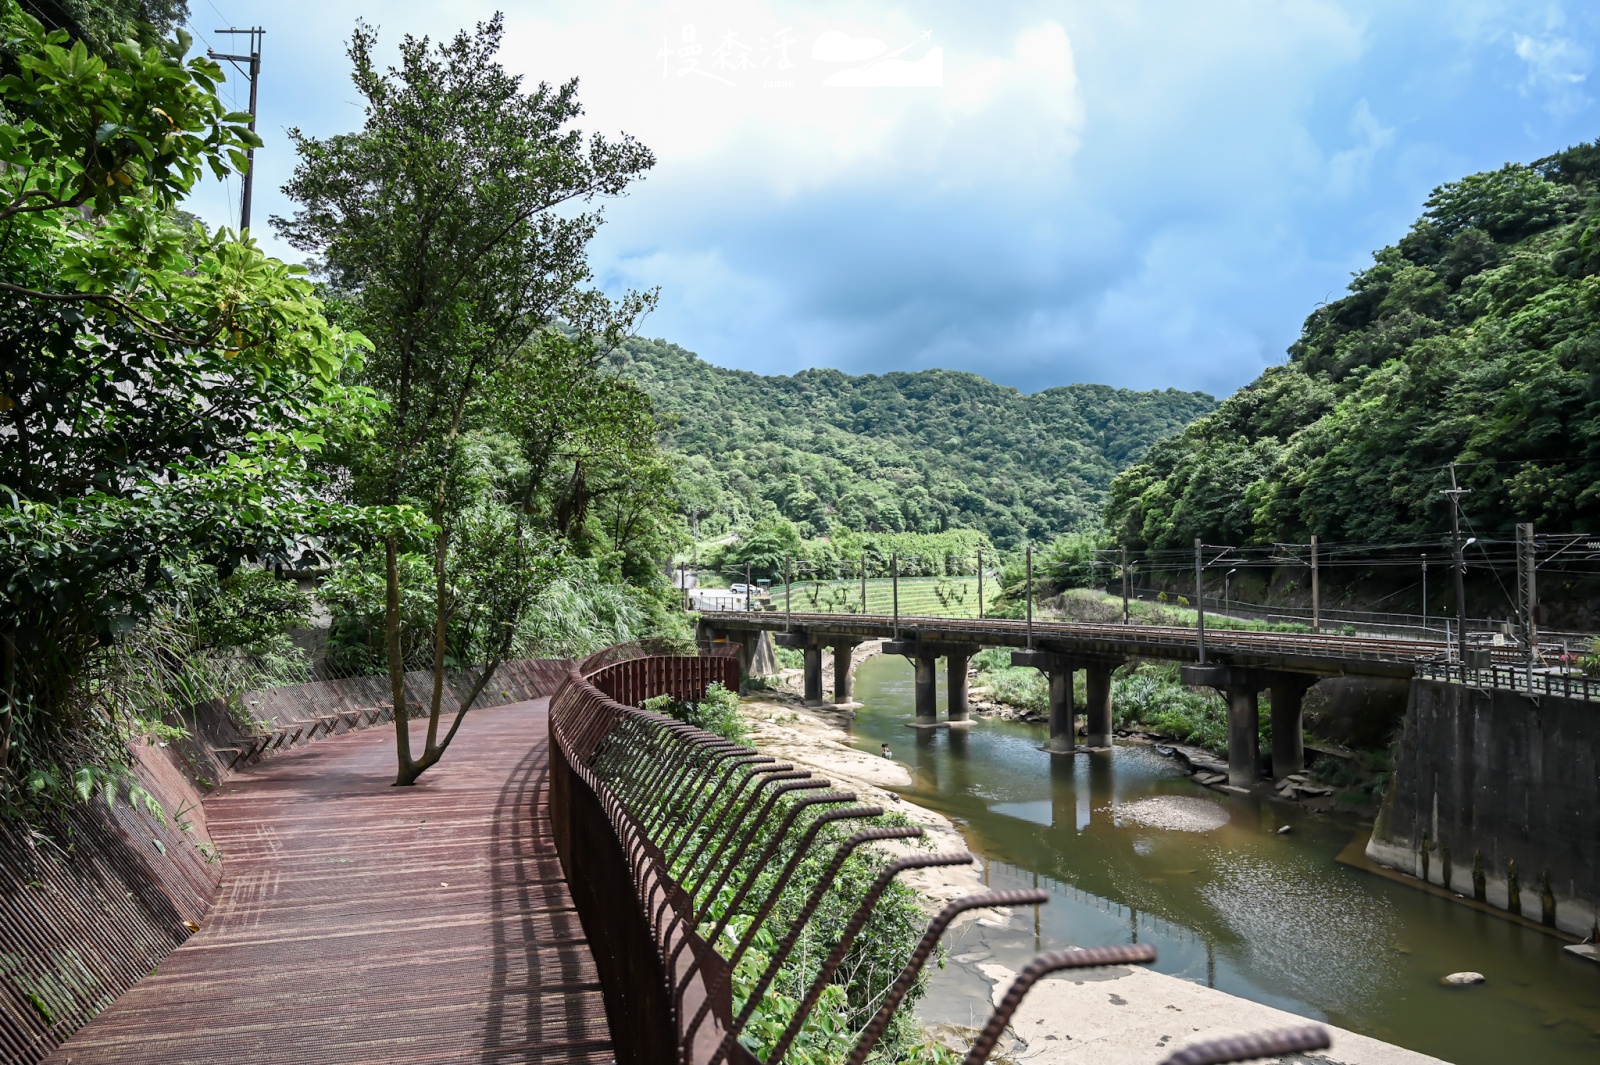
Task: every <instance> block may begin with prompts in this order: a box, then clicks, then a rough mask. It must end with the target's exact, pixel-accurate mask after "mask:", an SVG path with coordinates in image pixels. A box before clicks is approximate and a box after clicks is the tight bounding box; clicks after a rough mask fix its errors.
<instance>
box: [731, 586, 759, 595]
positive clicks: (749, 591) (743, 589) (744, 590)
mask: <svg viewBox="0 0 1600 1065" xmlns="http://www.w3.org/2000/svg"><path fill="white" fill-rule="evenodd" d="M728 591H729V592H731V593H732V594H734V595H755V594H756V589H755V588H753V587H751V586H750V585H748V584H735V585H734V586H733V587H731V588H729V589H728Z"/></svg>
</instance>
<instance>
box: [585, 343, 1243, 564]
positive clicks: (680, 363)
mask: <svg viewBox="0 0 1600 1065" xmlns="http://www.w3.org/2000/svg"><path fill="white" fill-rule="evenodd" d="M612 363H613V365H614V366H615V368H616V369H617V370H618V372H620V373H622V374H624V375H626V376H628V377H630V378H632V379H633V380H635V381H636V382H638V384H639V385H640V386H641V387H643V388H644V389H645V391H647V392H648V393H649V394H650V396H651V397H652V399H653V400H654V401H655V403H656V406H657V407H658V409H659V410H661V411H663V412H666V413H667V415H668V417H669V422H670V424H669V428H668V431H667V439H668V442H669V444H670V446H671V447H672V448H673V449H674V450H676V451H677V452H679V453H680V454H681V455H682V456H683V465H684V470H683V475H682V477H681V479H680V493H681V497H682V503H683V507H684V510H685V512H686V513H687V514H688V516H689V517H690V519H691V521H693V522H694V523H695V524H696V526H697V529H698V531H699V534H700V535H701V536H702V537H705V536H708V535H716V534H718V533H720V532H722V531H724V530H727V529H729V528H732V527H734V526H736V525H744V524H746V523H748V522H749V521H750V520H751V519H752V518H753V517H754V516H756V515H758V514H759V513H760V512H761V511H762V510H763V509H764V507H765V504H766V503H767V502H770V503H772V504H773V505H775V506H776V508H777V510H778V511H779V512H780V513H782V514H783V515H784V516H785V517H788V518H789V519H790V520H792V521H794V522H795V523H796V524H798V525H799V526H800V531H801V533H802V535H806V536H821V535H828V534H830V533H837V532H842V531H846V530H849V531H857V532H940V531H945V530H949V529H958V528H971V529H977V530H981V531H982V532H984V533H986V534H987V535H988V536H989V538H990V539H991V540H992V541H993V542H994V543H995V544H996V545H998V546H1000V547H1015V546H1017V545H1019V544H1020V543H1021V542H1022V541H1023V539H1024V538H1025V537H1033V538H1035V539H1039V540H1045V539H1051V538H1053V537H1055V536H1058V535H1060V534H1062V533H1066V532H1068V531H1071V530H1073V529H1076V528H1078V527H1081V526H1084V525H1087V524H1092V523H1094V522H1095V521H1096V519H1097V518H1098V516H1099V513H1100V508H1101V505H1102V503H1103V501H1104V499H1105V495H1106V489H1107V487H1108V486H1109V485H1110V483H1111V479H1112V477H1113V476H1115V475H1116V473H1117V471H1119V470H1121V469H1123V468H1124V467H1125V466H1127V465H1128V463H1130V462H1132V461H1134V460H1135V459H1137V458H1138V457H1139V456H1140V455H1141V454H1142V453H1143V452H1144V450H1145V449H1146V448H1147V447H1149V446H1150V444H1151V443H1152V442H1154V441H1156V440H1158V439H1161V438H1162V437H1164V436H1169V435H1171V434H1172V433H1175V432H1177V431H1178V430H1180V429H1181V428H1182V427H1183V426H1185V425H1187V424H1188V423H1189V422H1190V421H1192V420H1193V419H1194V418H1195V417H1197V416H1198V415H1201V414H1204V413H1206V412H1208V411H1210V410H1211V409H1212V408H1213V407H1214V406H1215V403H1216V401H1215V400H1214V399H1212V397H1210V396H1207V395H1205V394H1203V393H1199V392H1179V391H1176V390H1174V389H1168V390H1166V391H1164V392H1130V391H1127V390H1124V389H1116V388H1108V387H1106V386H1103V385H1069V386H1066V387H1064V388H1052V389H1047V390H1046V391H1043V392H1037V393H1034V394H1032V395H1024V394H1023V393H1021V392H1019V391H1017V390H1016V389H1014V388H1007V387H1004V386H1002V385H997V384H994V383H993V382H991V381H987V380H985V379H984V378H982V377H979V376H977V375H976V374H970V373H956V372H953V371H949V370H924V371H920V372H917V373H890V374H884V375H882V376H876V375H867V376H864V377H853V376H851V375H849V374H845V373H841V372H839V371H837V370H805V371H802V372H800V373H797V374H794V375H793V376H789V377H763V376H761V375H759V374H754V373H749V372H746V371H743V370H725V369H722V368H720V367H717V366H712V365H711V364H710V363H707V362H704V361H703V360H701V359H699V358H697V357H696V356H695V355H693V354H692V353H690V352H688V351H685V350H684V349H682V348H680V347H678V346H676V345H674V344H669V343H667V342H665V341H660V340H656V341H650V340H633V341H629V342H628V343H627V344H625V345H624V346H623V347H622V348H621V349H620V350H618V351H617V352H615V353H614V354H613V356H612Z"/></svg>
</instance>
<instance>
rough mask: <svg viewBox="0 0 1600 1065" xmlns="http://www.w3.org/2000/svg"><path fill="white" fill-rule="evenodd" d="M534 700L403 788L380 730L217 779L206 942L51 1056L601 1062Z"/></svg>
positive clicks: (605, 1044) (606, 1041)
mask: <svg viewBox="0 0 1600 1065" xmlns="http://www.w3.org/2000/svg"><path fill="white" fill-rule="evenodd" d="M546 710H547V700H542V699H541V700H537V701H535V702H529V703H517V704H513V705H511V706H505V707H494V708H490V709H482V710H476V711H473V713H472V716H471V717H470V718H469V719H468V720H467V722H466V724H465V725H463V726H462V730H461V733H460V735H459V736H458V737H457V738H456V741H455V744H454V745H453V746H452V747H451V749H450V751H449V753H448V754H447V755H446V756H445V758H444V760H443V761H442V762H440V764H439V765H438V766H436V767H434V768H433V769H432V770H430V771H429V772H428V773H427V774H425V775H424V776H423V778H422V781H421V782H420V783H419V784H418V786H416V787H414V788H392V787H389V786H388V784H389V781H390V780H391V779H393V775H394V735H393V732H392V731H391V730H390V729H387V728H383V729H374V730H372V731H367V732H360V733H355V734H351V735H348V736H341V737H337V738H334V739H330V740H326V741H323V742H320V743H316V744H312V745H311V746H309V747H307V748H306V749H304V750H303V751H298V752H293V753H290V754H287V755H284V756H282V757H279V758H275V759H273V760H271V761H269V762H267V763H265V764H263V765H262V766H260V767H258V768H256V769H255V770H253V771H250V772H247V773H244V774H241V775H240V776H238V777H236V778H234V779H233V780H232V781H230V782H229V783H228V784H226V785H224V786H223V788H222V789H220V790H219V791H218V792H217V793H216V794H215V795H213V796H212V797H211V798H210V799H208V800H207V802H206V812H207V815H208V819H209V821H210V827H211V833H212V836H213V838H214V839H215V841H216V842H217V845H218V846H219V847H220V848H221V849H222V852H223V854H224V861H225V863H226V864H225V865H224V867H223V870H224V877H223V883H222V888H221V891H220V892H219V894H218V898H217V902H216V905H215V907H214V908H213V909H212V911H211V913H210V914H209V915H208V916H207V918H206V920H205V922H204V924H203V926H202V928H201V930H200V932H199V933H198V934H196V935H194V936H193V937H191V938H190V939H189V941H188V942H187V943H185V944H184V945H183V946H181V947H179V948H178V949H177V950H176V951H174V952H173V953H172V955H170V956H169V957H168V958H167V960H166V961H165V962H164V963H163V964H162V965H161V967H160V969H159V970H158V971H157V972H156V973H154V974H153V975H151V976H149V977H147V978H145V979H144V980H142V981H140V982H139V983H138V984H136V985H135V986H134V987H133V988H131V989H130V990H129V991H128V992H127V993H126V994H124V995H123V996H122V997H121V998H119V999H118V1000H117V1001H116V1002H115V1003H114V1004H113V1005H111V1006H110V1007H109V1008H108V1009H107V1010H106V1011H105V1012H104V1013H102V1014H101V1015H100V1016H99V1017H98V1018H96V1019H95V1020H94V1021H92V1022H91V1023H90V1024H88V1025H87V1026H85V1027H84V1028H83V1029H82V1030H81V1031H79V1032H78V1033H77V1034H76V1035H74V1036H73V1038H72V1039H70V1040H69V1041H68V1042H67V1043H66V1044H65V1045H64V1046H63V1047H61V1049H59V1050H58V1051H57V1052H56V1053H55V1055H54V1056H52V1057H51V1058H50V1059H48V1060H49V1061H50V1062H53V1063H68V1062H70V1063H73V1065H80V1063H81V1065H87V1063H97V1062H122V1063H142V1062H149V1063H156V1062H161V1063H167V1062H179V1061H181V1062H246V1063H251V1062H292V1063H296V1065H300V1063H307V1062H318V1063H324V1062H339V1063H365V1062H373V1063H377V1062H395V1061H406V1062H411V1063H422V1062H451V1061H475V1062H512V1061H517V1062H523V1061H580V1062H589V1061H593V1062H602V1061H610V1060H611V1047H610V1037H609V1032H608V1028H607V1025H606V1016H605V1007H604V1003H603V1002H602V999H601V996H600V992H599V987H598V983H597V978H596V974H595V969H594V961H593V958H592V957H591V956H590V953H589V948H588V946H587V944H586V943H585V941H584V938H583V929H582V927H581V926H580V924H579V922H578V915H577V913H576V912H575V911H574V909H573V906H572V899H571V897H570V896H569V895H568V893H567V887H566V883H565V881H564V880H563V879H562V875H561V867H560V864H559V862H558V861H557V858H556V854H555V850H554V847H553V844H552V840H551V835H550V822H549V813H548V808H547V805H546V804H547V800H548V794H549V792H548V786H547V776H548V762H547V755H548V740H547V732H546V724H547V722H546ZM416 724H417V725H418V726H420V724H421V723H416Z"/></svg>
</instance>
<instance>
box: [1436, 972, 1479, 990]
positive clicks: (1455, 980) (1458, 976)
mask: <svg viewBox="0 0 1600 1065" xmlns="http://www.w3.org/2000/svg"><path fill="white" fill-rule="evenodd" d="M1439 982H1440V983H1441V984H1444V985H1445V986H1447V987H1466V986H1467V985H1469V984H1481V983H1483V974H1482V973H1451V974H1450V975H1449V976H1446V977H1444V978H1443V979H1441V980H1440V981H1439Z"/></svg>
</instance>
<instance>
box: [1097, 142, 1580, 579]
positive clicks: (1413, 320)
mask: <svg viewBox="0 0 1600 1065" xmlns="http://www.w3.org/2000/svg"><path fill="white" fill-rule="evenodd" d="M1597 177H1600V142H1597V143H1596V144H1593V145H1582V146H1579V147H1577V148H1572V149H1569V150H1567V151H1565V152H1561V153H1559V154H1557V155H1554V156H1551V157H1549V158H1547V159H1542V160H1540V161H1538V162H1536V163H1534V164H1532V165H1530V166H1523V165H1508V166H1506V167H1504V168H1503V169H1500V170H1496V171H1492V172H1489V173H1482V174H1474V175H1472V176H1470V177H1467V178H1464V179H1462V180H1460V181H1457V182H1452V183H1450V184H1447V185H1444V186H1441V187H1440V188H1438V189H1436V190H1435V191H1434V193H1433V195H1432V196H1431V197H1430V198H1429V199H1428V201H1427V203H1426V209H1425V210H1424V212H1423V214H1422V217H1421V218H1420V219H1418V220H1417V222H1416V223H1415V224H1414V225H1413V226H1412V227H1411V230H1410V231H1409V232H1408V233H1407V234H1406V235H1405V236H1404V237H1402V238H1401V239H1400V241H1399V242H1398V243H1396V244H1395V245H1393V246H1391V247H1387V248H1384V249H1383V250H1382V251H1379V252H1377V253H1376V254H1375V255H1374V257H1373V258H1374V262H1373V264H1372V266H1370V267H1369V268H1367V269H1366V270H1364V271H1362V272H1361V273H1359V274H1357V275H1356V276H1355V279H1354V280H1353V281H1352V282H1351V283H1350V289H1349V294H1348V295H1346V296H1344V297H1343V298H1342V299H1339V300H1336V301H1334V302H1333V303H1330V304H1327V305H1325V306H1321V307H1318V308H1317V309H1316V310H1314V311H1313V312H1312V313H1311V315H1310V316H1309V317H1308V318H1307V319H1306V322H1305V326H1304V329H1303V331H1302V332H1301V335H1300V337H1299V339H1298V340H1297V341H1295V343H1294V344H1293V345H1292V346H1291V347H1290V349H1289V361H1288V363H1287V364H1285V365H1282V366H1276V367H1273V368H1271V369H1269V370H1267V371H1266V372H1265V373H1263V374H1262V375H1261V376H1260V377H1259V378H1258V379H1257V380H1256V381H1254V382H1253V383H1252V384H1250V385H1249V386H1247V387H1245V388H1244V389H1242V390H1240V391H1239V392H1237V393H1235V394H1234V395H1232V396H1230V397H1228V399H1226V400H1224V401H1223V402H1222V404H1221V405H1220V406H1219V407H1218V408H1217V409H1216V410H1215V411H1213V412H1211V413H1209V414H1207V415H1206V416H1205V417H1202V418H1200V419H1199V420H1198V421H1196V422H1195V423H1194V424H1192V425H1190V426H1189V427H1188V428H1187V429H1185V430H1184V431H1183V432H1182V433H1181V434H1179V435H1177V436H1175V437H1173V438H1172V439H1169V440H1165V441H1162V442H1161V443H1159V444H1157V445H1155V446H1154V447H1152V448H1151V449H1150V450H1149V452H1148V453H1147V454H1146V455H1144V456H1143V458H1142V459H1141V460H1140V461H1139V462H1138V463H1136V464H1134V465H1133V466H1132V467H1131V468H1129V469H1128V470H1127V471H1125V472H1124V473H1122V474H1121V475H1120V476H1119V477H1117V479H1116V481H1115V482H1114V484H1113V486H1112V489H1111V493H1110V499H1109V502H1108V506H1107V509H1106V525H1107V527H1108V532H1109V535H1110V537H1111V541H1112V542H1114V543H1125V544H1129V545H1131V546H1134V547H1144V548H1151V549H1160V548H1174V547H1183V546H1186V545H1189V544H1191V543H1192V542H1193V539H1194V538H1195V537H1197V536H1198V537H1202V538H1203V539H1205V540H1206V542H1208V543H1215V544H1247V543H1270V542H1273V541H1297V542H1305V540H1306V538H1307V537H1308V536H1309V535H1310V534H1313V533H1315V534H1318V535H1320V536H1321V537H1322V538H1323V539H1324V540H1325V541H1328V540H1332V541H1344V542H1355V543H1369V544H1370V543H1384V542H1388V543H1394V542H1403V541H1409V540H1416V539H1427V538H1435V537H1437V536H1438V534H1439V533H1440V531H1441V530H1445V529H1448V528H1449V503H1448V500H1447V497H1445V496H1443V495H1441V494H1440V490H1441V489H1443V488H1447V487H1449V471H1448V468H1447V467H1448V464H1450V463H1452V462H1453V463H1456V464H1457V476H1458V477H1459V479H1460V482H1461V484H1462V486H1463V487H1465V488H1469V489H1471V494H1470V495H1466V496H1465V497H1463V513H1464V515H1465V517H1466V520H1467V522H1468V525H1469V528H1470V530H1471V531H1472V532H1473V533H1475V534H1476V535H1479V536H1490V537H1504V536H1510V535H1511V533H1512V528H1511V527H1512V525H1513V524H1514V523H1516V522H1519V521H1531V522H1534V523H1535V524H1536V525H1537V526H1539V527H1541V528H1543V529H1545V530H1547V531H1552V532H1554V531H1579V530H1589V529H1592V528H1593V527H1594V524H1595V518H1596V517H1597V516H1600V315H1597V310H1600V187H1597V185H1596V179H1597Z"/></svg>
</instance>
